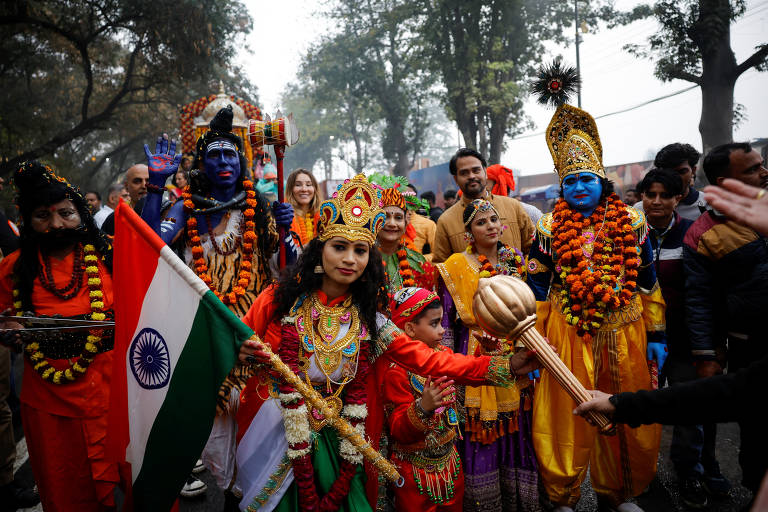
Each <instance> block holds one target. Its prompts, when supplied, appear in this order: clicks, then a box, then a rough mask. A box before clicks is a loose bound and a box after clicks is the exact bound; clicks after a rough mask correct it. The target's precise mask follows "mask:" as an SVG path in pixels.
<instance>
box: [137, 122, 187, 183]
mask: <svg viewBox="0 0 768 512" xmlns="http://www.w3.org/2000/svg"><path fill="white" fill-rule="evenodd" d="M144 154H145V155H146V156H147V167H149V182H150V183H152V184H153V185H157V186H158V187H162V186H164V185H165V180H167V179H168V177H169V176H171V175H173V174H175V173H176V171H177V170H178V169H179V164H180V163H181V157H182V154H181V153H179V154H176V141H175V140H171V141H169V140H168V134H166V133H164V134H163V135H162V136H160V137H158V138H157V142H156V143H155V152H154V153H152V152H150V151H149V146H147V145H146V144H144Z"/></svg>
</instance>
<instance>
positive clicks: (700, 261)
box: [683, 211, 768, 360]
mask: <svg viewBox="0 0 768 512" xmlns="http://www.w3.org/2000/svg"><path fill="white" fill-rule="evenodd" d="M683 264H684V268H685V274H686V285H685V288H686V294H685V306H686V315H687V321H688V328H689V334H690V340H691V349H692V352H693V356H694V358H696V359H699V360H712V359H715V348H717V347H720V346H723V345H724V344H725V341H726V337H729V336H731V337H733V336H734V335H733V333H736V334H737V336H736V337H741V338H745V339H749V340H755V341H756V342H758V343H765V345H766V349H767V352H768V341H766V339H767V338H768V337H766V334H765V331H766V314H767V312H768V240H766V238H765V237H762V236H760V235H758V234H757V233H756V232H755V231H754V230H752V229H750V228H747V227H745V226H741V225H739V224H736V223H735V222H733V221H728V220H726V219H725V218H723V217H720V216H718V215H716V214H714V213H713V212H711V211H708V212H706V213H704V214H703V215H702V216H701V217H699V218H698V219H697V220H696V222H694V223H693V225H692V226H691V227H690V229H688V232H687V233H686V235H685V240H684V243H683ZM729 333H731V334H729Z"/></svg>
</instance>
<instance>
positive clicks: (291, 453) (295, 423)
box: [278, 393, 312, 459]
mask: <svg viewBox="0 0 768 512" xmlns="http://www.w3.org/2000/svg"><path fill="white" fill-rule="evenodd" d="M300 397H301V395H300V394H299V393H287V394H283V393H281V394H280V404H279V405H278V408H279V409H280V414H282V416H283V426H284V427H285V440H286V441H288V446H289V447H290V446H295V445H297V444H300V443H307V446H306V448H302V449H300V450H294V449H292V448H288V450H287V451H286V454H287V455H288V458H289V459H298V458H299V457H302V456H304V455H307V454H308V453H309V452H310V446H311V445H312V442H311V441H312V429H311V428H310V427H309V418H308V417H307V414H308V411H307V405H306V404H302V405H300V406H299V407H296V408H295V409H289V408H287V407H285V404H286V403H291V402H293V401H295V400H296V399H297V398H300Z"/></svg>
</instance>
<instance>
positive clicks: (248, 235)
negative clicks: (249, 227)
mask: <svg viewBox="0 0 768 512" xmlns="http://www.w3.org/2000/svg"><path fill="white" fill-rule="evenodd" d="M243 240H245V241H246V242H251V243H252V242H253V241H254V240H256V233H254V232H253V231H246V232H245V233H243Z"/></svg>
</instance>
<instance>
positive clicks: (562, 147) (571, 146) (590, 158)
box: [547, 103, 605, 183]
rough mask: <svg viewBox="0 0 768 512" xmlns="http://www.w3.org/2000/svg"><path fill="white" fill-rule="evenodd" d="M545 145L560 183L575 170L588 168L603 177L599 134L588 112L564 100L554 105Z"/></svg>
mask: <svg viewBox="0 0 768 512" xmlns="http://www.w3.org/2000/svg"><path fill="white" fill-rule="evenodd" d="M547 146H548V147H549V152H550V154H551V155H552V160H553V162H554V164H555V172H557V174H558V176H559V177H560V183H562V182H563V180H564V179H565V177H566V176H568V175H570V174H574V173H578V172H592V173H594V174H597V175H598V176H600V177H601V178H605V168H604V167H603V146H602V144H601V143H600V134H599V133H598V132H597V123H595V120H594V118H593V117H592V116H591V115H589V113H588V112H585V111H584V110H581V109H580V108H576V107H574V106H572V105H568V104H567V103H565V104H563V105H560V106H559V107H557V110H556V111H555V115H553V116H552V120H551V121H550V122H549V126H548V127H547Z"/></svg>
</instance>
